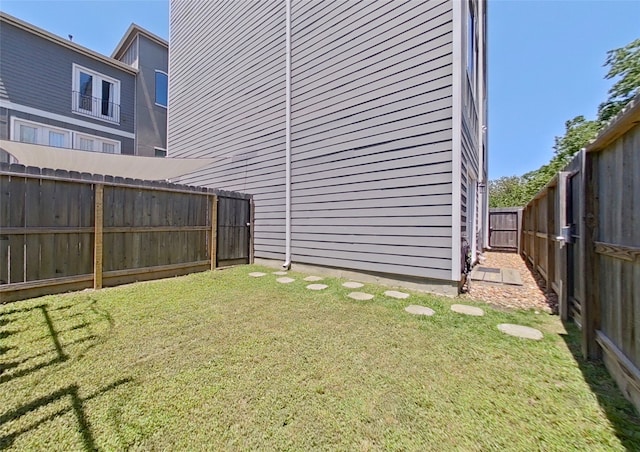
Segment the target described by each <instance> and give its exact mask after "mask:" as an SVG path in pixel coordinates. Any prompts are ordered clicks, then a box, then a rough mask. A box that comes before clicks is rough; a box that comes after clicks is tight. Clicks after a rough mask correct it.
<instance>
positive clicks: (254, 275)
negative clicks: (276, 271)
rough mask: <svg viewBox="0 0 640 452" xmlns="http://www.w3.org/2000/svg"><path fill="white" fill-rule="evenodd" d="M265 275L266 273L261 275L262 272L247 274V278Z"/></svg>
mask: <svg viewBox="0 0 640 452" xmlns="http://www.w3.org/2000/svg"><path fill="white" fill-rule="evenodd" d="M264 275H266V273H262V272H251V273H249V276H251V277H252V278H260V277H261V276H264Z"/></svg>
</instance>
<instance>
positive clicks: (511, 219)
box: [489, 207, 522, 252]
mask: <svg viewBox="0 0 640 452" xmlns="http://www.w3.org/2000/svg"><path fill="white" fill-rule="evenodd" d="M521 218H522V208H519V207H505V208H492V209H490V210H489V246H490V247H491V248H493V249H498V250H508V251H514V252H517V251H518V250H519V249H520V221H521Z"/></svg>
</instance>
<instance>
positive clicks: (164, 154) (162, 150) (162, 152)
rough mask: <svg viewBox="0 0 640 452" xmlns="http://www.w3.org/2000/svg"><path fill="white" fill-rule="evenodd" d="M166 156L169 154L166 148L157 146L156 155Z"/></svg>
mask: <svg viewBox="0 0 640 452" xmlns="http://www.w3.org/2000/svg"><path fill="white" fill-rule="evenodd" d="M166 156H167V151H165V150H164V149H158V148H156V157H166Z"/></svg>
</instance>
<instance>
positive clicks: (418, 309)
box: [404, 304, 436, 316]
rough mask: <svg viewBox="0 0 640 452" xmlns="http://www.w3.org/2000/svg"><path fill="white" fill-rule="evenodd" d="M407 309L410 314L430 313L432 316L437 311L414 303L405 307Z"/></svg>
mask: <svg viewBox="0 0 640 452" xmlns="http://www.w3.org/2000/svg"><path fill="white" fill-rule="evenodd" d="M404 310H405V311H407V312H408V313H409V314H414V315H428V316H432V315H433V314H435V313H436V311H434V310H433V309H431V308H427V307H426V306H419V305H416V304H412V305H410V306H407V307H406V308H404Z"/></svg>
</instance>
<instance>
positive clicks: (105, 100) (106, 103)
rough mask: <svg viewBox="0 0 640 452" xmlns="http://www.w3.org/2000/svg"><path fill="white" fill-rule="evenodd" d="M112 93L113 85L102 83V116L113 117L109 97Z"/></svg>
mask: <svg viewBox="0 0 640 452" xmlns="http://www.w3.org/2000/svg"><path fill="white" fill-rule="evenodd" d="M112 92H113V84H112V83H109V82H106V81H104V80H103V81H102V110H101V113H102V114H103V115H104V116H113V114H112V111H113V110H112V103H111V96H112Z"/></svg>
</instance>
